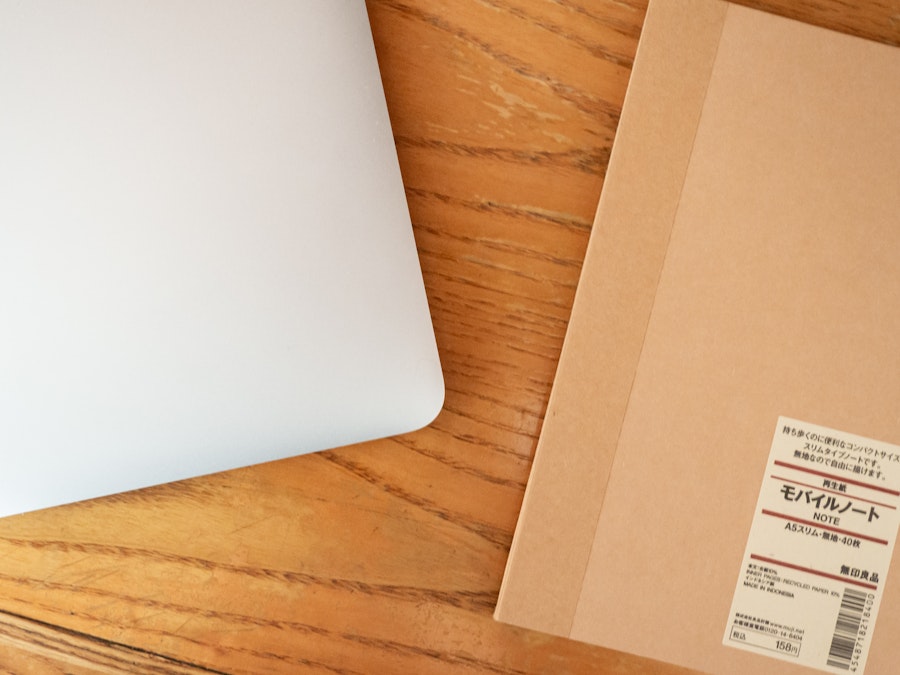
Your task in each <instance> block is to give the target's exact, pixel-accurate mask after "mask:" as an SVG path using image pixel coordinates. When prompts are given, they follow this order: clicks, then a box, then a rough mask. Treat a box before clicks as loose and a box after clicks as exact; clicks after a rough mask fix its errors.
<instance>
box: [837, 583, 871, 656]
mask: <svg viewBox="0 0 900 675" xmlns="http://www.w3.org/2000/svg"><path fill="white" fill-rule="evenodd" d="M866 597H867V596H866V594H865V593H863V592H860V591H855V590H853V589H852V588H845V589H844V597H842V598H841V609H840V611H839V612H838V618H837V624H836V625H835V627H834V635H833V636H832V638H831V649H829V650H828V665H829V666H832V667H834V668H841V669H842V670H850V663H851V661H852V659H853V649H854V647H856V636H857V635H859V625H860V624H861V623H862V618H863V611H865V608H866Z"/></svg>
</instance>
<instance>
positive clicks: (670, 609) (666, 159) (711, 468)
mask: <svg viewBox="0 0 900 675" xmlns="http://www.w3.org/2000/svg"><path fill="white" fill-rule="evenodd" d="M897 83H900V50H897V49H895V48H892V47H888V46H885V45H881V44H876V43H871V42H868V41H865V40H861V39H858V38H854V37H850V36H846V35H842V34H837V33H833V32H830V31H827V30H824V29H821V28H816V27H812V26H808V25H804V24H801V23H798V22H794V21H791V20H787V19H784V18H781V17H776V16H772V15H768V14H765V13H762V12H758V11H755V10H750V9H747V8H744V7H741V6H738V5H732V4H729V3H725V2H719V1H717V0H680V1H679V2H670V1H667V2H661V1H659V0H655V1H654V2H651V4H650V8H649V10H648V14H647V19H646V22H645V26H644V30H643V33H642V36H641V42H640V45H639V49H638V53H637V57H636V60H635V66H634V70H633V74H632V79H631V83H630V85H629V90H628V94H627V97H626V100H625V105H624V108H623V114H622V118H621V122H620V125H619V130H618V133H617V137H616V142H615V147H614V149H613V154H612V157H611V160H610V166H609V170H608V172H607V178H606V183H605V186H604V191H603V194H602V197H601V201H600V205H599V208H598V213H597V218H596V221H595V225H594V231H593V234H592V238H591V242H590V245H589V248H588V252H587V255H586V258H585V263H584V268H583V272H582V278H581V282H580V284H579V289H578V293H577V296H576V300H575V304H574V307H573V312H572V317H571V321H570V326H569V332H568V334H567V337H566V341H565V345H564V347H563V352H562V355H561V358H560V363H559V368H558V372H557V377H556V382H555V384H554V389H553V392H552V395H551V399H550V403H549V406H548V411H547V415H546V418H545V421H544V428H543V430H542V436H541V440H540V443H539V445H538V449H537V452H536V455H535V460H534V465H533V468H532V474H531V478H530V480H529V485H528V489H527V491H526V496H525V501H524V503H523V508H522V514H521V517H520V521H519V525H518V527H517V531H516V536H515V539H514V542H513V546H512V550H511V553H510V558H509V562H508V565H507V570H506V575H505V578H504V582H503V587H502V590H501V594H500V598H499V601H498V606H497V612H496V617H497V618H498V619H499V620H501V621H505V622H509V623H514V624H517V625H521V626H525V627H528V628H532V629H537V630H541V631H545V632H549V633H553V634H556V635H563V636H568V637H573V638H575V639H579V640H583V641H586V642H591V643H595V644H599V645H603V646H607V647H612V648H615V649H620V650H625V651H630V652H634V653H637V654H641V655H643V656H647V657H650V658H655V659H660V660H665V661H670V662H674V663H677V664H680V665H684V666H688V667H692V668H697V669H700V670H705V671H708V672H714V673H719V672H729V673H742V672H746V673H757V672H763V671H762V670H761V669H764V671H765V672H769V673H786V674H787V673H802V672H811V671H809V670H808V669H806V668H803V667H800V666H797V665H792V664H790V663H787V662H783V661H778V660H774V659H767V658H766V657H763V656H759V655H757V654H753V653H749V652H746V651H741V650H738V649H735V648H731V647H726V646H723V644H722V642H723V633H724V632H725V628H726V623H727V621H728V616H729V609H730V605H731V600H732V596H733V594H734V591H735V585H736V583H737V580H738V575H739V572H740V571H741V562H742V555H743V553H744V549H745V545H746V543H747V537H748V533H749V530H750V525H751V521H752V519H753V516H754V508H755V505H756V501H757V496H758V495H759V491H760V484H761V481H762V479H763V473H764V469H765V466H766V462H767V458H768V455H769V448H770V445H771V442H772V437H773V433H774V432H775V429H776V425H777V423H778V419H779V416H782V415H783V416H789V417H792V418H796V419H800V420H806V421H808V422H811V423H815V424H819V425H822V426H827V427H829V428H835V429H841V430H845V431H847V432H851V433H854V434H858V435H861V436H866V437H869V438H874V439H878V440H881V441H884V442H887V443H893V444H900V416H898V413H897V410H898V405H900V380H898V379H897V374H898V372H900V339H898V336H900V266H898V264H897V259H898V254H900V227H898V225H897V214H898V213H900V189H898V186H900V88H898V87H897ZM896 567H897V564H896V562H895V563H893V564H892V568H896ZM887 579H888V583H887V586H886V589H885V591H884V592H885V596H884V600H883V602H882V605H881V609H880V613H879V616H878V619H877V625H876V631H875V634H874V637H873V639H872V645H871V651H870V652H869V656H868V666H867V671H868V672H870V673H871V672H875V673H877V672H888V671H887V670H885V669H886V668H887V664H888V663H890V662H891V659H892V657H895V656H896V651H895V649H894V647H893V646H892V644H891V640H890V636H891V635H892V633H894V632H895V631H896V630H897V629H900V591H898V584H900V570H896V569H891V571H890V572H889V573H888V575H887Z"/></svg>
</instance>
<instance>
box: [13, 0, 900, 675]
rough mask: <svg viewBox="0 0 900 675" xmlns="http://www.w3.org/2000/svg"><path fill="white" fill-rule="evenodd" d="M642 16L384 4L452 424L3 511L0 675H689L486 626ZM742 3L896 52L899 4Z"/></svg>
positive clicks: (580, 0)
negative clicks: (40, 508)
mask: <svg viewBox="0 0 900 675" xmlns="http://www.w3.org/2000/svg"><path fill="white" fill-rule="evenodd" d="M665 1H669V0H665ZM645 4H646V3H645V1H644V0H625V1H623V0H477V1H476V0H371V1H370V2H369V12H370V16H371V20H372V24H373V31H374V34H375V42H376V47H377V50H378V55H379V59H380V63H381V68H382V73H383V76H384V81H385V88H386V93H387V99H388V104H389V108H390V111H391V116H392V119H393V124H394V132H395V136H396V141H397V148H398V151H399V154H400V160H401V165H402V168H403V173H404V179H405V182H406V187H407V196H408V198H409V204H410V209H411V212H412V219H413V222H414V224H415V229H416V237H417V241H418V244H419V250H420V253H421V259H422V266H423V268H424V273H425V280H426V284H427V288H428V292H429V299H430V302H431V308H432V312H433V315H434V323H435V330H436V333H437V339H438V344H439V347H440V351H441V356H442V359H443V365H444V370H445V374H446V382H447V399H446V405H445V407H444V410H443V412H442V413H441V414H440V416H439V417H438V418H437V420H436V421H435V422H434V423H433V424H432V425H431V426H429V427H428V428H426V429H423V430H421V431H419V432H416V433H412V434H408V435H406V436H403V437H400V438H394V439H390V440H385V441H380V442H374V443H368V444H365V445H360V446H355V447H349V448H343V449H340V450H334V451H331V452H326V453H321V454H317V455H311V456H305V457H299V458H296V459H289V460H285V461H281V462H277V463H273V464H268V465H263V466H258V467H254V468H250V469H245V470H240V471H234V472H230V473H225V474H220V475H215V476H211V477H206V478H200V479H196V480H191V481H186V482H182V483H178V484H174V485H167V486H162V487H158V488H154V489H149V490H144V491H141V492H136V493H131V494H125V495H121V496H116V497H111V498H107V499H101V500H96V501H93V502H87V503H84V504H78V505H73V506H68V507H62V508H58V509H51V510H48V511H44V512H39V513H33V514H29V515H25V516H20V517H15V518H8V519H5V520H2V521H0V672H15V673H20V672H26V673H72V674H80V673H98V672H99V673H113V672H129V673H195V674H198V673H210V672H214V673H220V672H227V673H322V674H326V673H330V674H335V673H348V674H349V673H422V674H424V673H447V672H485V673H552V674H556V673H598V672H602V673H661V674H663V673H664V674H674V673H679V672H684V671H682V670H680V669H677V668H674V667H671V666H666V665H662V664H658V663H654V662H651V661H647V660H643V659H639V658H636V657H633V656H628V655H624V654H619V653H615V652H611V651H608V650H603V649H598V648H592V647H587V646H584V645H579V644H576V643H574V642H569V641H567V640H562V639H558V638H552V637H547V636H544V635H540V634H537V633H532V632H529V631H525V630H519V629H516V628H512V627H509V626H504V625H501V624H498V623H496V622H494V621H493V619H492V618H491V613H492V610H493V606H494V602H495V600H496V597H497V591H498V588H499V586H500V580H501V577H502V574H503V567H504V563H505V561H506V555H507V551H508V548H509V545H510V541H511V537H512V532H513V528H514V527H515V523H516V517H517V512H518V509H519V505H520V503H521V500H522V494H523V490H524V488H525V482H526V479H527V477H528V470H529V465H530V460H531V456H532V453H533V450H534V446H535V442H536V438H537V435H538V432H539V430H540V427H541V418H542V415H543V412H544V408H545V405H546V402H547V397H548V394H549V391H550V386H551V382H552V379H553V373H554V369H555V366H556V360H557V356H558V354H559V350H560V346H561V344H562V340H563V335H564V333H565V329H566V321H567V319H568V316H569V310H570V306H571V302H572V297H573V294H574V292H575V286H576V282H577V280H578V274H579V267H580V264H581V261H582V256H583V254H584V250H585V246H586V244H587V240H588V235H589V233H590V228H591V220H592V216H593V213H594V209H595V207H596V204H597V199H598V197H599V194H600V188H601V184H602V181H603V174H604V169H605V167H606V162H607V158H608V156H609V152H610V146H611V144H612V139H613V134H614V131H615V128H616V122H617V119H618V113H619V109H620V106H621V102H622V98H623V95H624V93H625V87H626V85H627V82H628V76H629V72H630V67H631V63H632V58H633V55H634V51H635V46H636V43H637V39H638V35H639V33H640V28H641V22H642V19H643V14H644V9H645ZM745 4H749V5H754V6H758V7H762V8H764V9H769V10H771V11H775V12H780V13H783V14H787V15H789V16H794V17H796V18H799V19H802V20H806V21H809V22H812V23H816V24H820V25H825V26H829V27H834V28H837V29H839V30H843V31H845V32H849V33H854V34H858V35H862V36H866V37H870V38H874V39H879V40H882V41H885V42H890V43H894V44H897V43H900V0H855V1H853V2H847V1H845V0H808V1H807V2H804V3H796V5H797V6H795V3H794V2H792V1H791V0H759V1H753V2H750V1H747V2H746V3H745Z"/></svg>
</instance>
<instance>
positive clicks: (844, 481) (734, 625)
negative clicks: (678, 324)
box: [724, 417, 900, 674]
mask: <svg viewBox="0 0 900 675" xmlns="http://www.w3.org/2000/svg"><path fill="white" fill-rule="evenodd" d="M898 523H900V447H898V446H896V445H891V444H889V443H882V442H880V441H874V440H871V439H868V438H861V437H860V436H854V435H853V434H848V433H844V432H842V431H835V430H834V429H826V428H824V427H820V426H817V425H815V424H809V423H807V422H799V421H797V420H792V419H788V418H786V417H781V418H779V420H778V427H777V429H776V430H775V438H774V440H773V441H772V449H771V451H770V452H769V462H768V464H767V466H766V472H765V476H764V477H763V482H762V487H761V488H760V492H759V500H758V502H757V505H756V511H755V513H754V515H753V524H752V526H751V528H750V536H749V538H748V540H747V548H746V550H745V551H744V560H743V562H742V564H741V572H740V575H739V577H738V580H737V587H736V588H735V591H734V599H733V600H732V603H731V613H730V615H729V617H728V624H727V626H726V629H725V638H724V644H725V645H726V646H729V647H736V648H738V649H746V650H748V651H752V652H756V653H758V654H764V655H766V656H771V657H773V658H777V659H782V660H784V661H790V662H792V663H796V664H798V665H803V666H807V667H811V668H817V669H819V670H822V671H824V672H827V673H857V674H861V673H862V672H863V670H864V669H865V665H866V656H867V655H868V652H869V645H870V644H871V640H872V633H873V631H874V629H875V619H876V617H877V616H878V607H879V605H880V604H881V597H882V593H883V589H884V583H885V577H886V576H887V571H888V567H889V566H890V562H891V554H892V553H893V550H894V540H895V539H896V536H897V525H898ZM891 639H893V638H891Z"/></svg>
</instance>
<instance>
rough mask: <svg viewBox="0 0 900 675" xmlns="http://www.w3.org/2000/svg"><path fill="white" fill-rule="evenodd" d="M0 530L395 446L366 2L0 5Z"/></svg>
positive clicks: (404, 216)
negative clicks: (52, 509) (295, 460)
mask: <svg viewBox="0 0 900 675" xmlns="http://www.w3.org/2000/svg"><path fill="white" fill-rule="evenodd" d="M0 101H2V103H0V457H2V464H0V516H6V515H10V514H16V513H21V512H25V511H30V510H34V509H40V508H44V507H49V506H54V505H58V504H64V503H69V502H75V501H80V500H84V499H88V498H92V497H97V496H101V495H108V494H112V493H118V492H122V491H126V490H133V489H136V488H141V487H145V486H150V485H155V484H160V483H165V482H170V481H175V480H180V479H184V478H188V477H192V476H197V475H202V474H208V473H212V472H218V471H222V470H226V469H231V468H236V467H241V466H246V465H250V464H255V463H259V462H265V461H269V460H275V459H279V458H283V457H287V456H292V455H298V454H302V453H307V452H312V451H316V450H322V449H326V448H332V447H336V446H341V445H346V444H349V443H355V442H359V441H364V440H369V439H373V438H377V437H384V436H390V435H394V434H399V433H402V432H406V431H410V430H413V429H416V428H418V427H421V426H423V425H425V424H427V423H428V422H430V421H431V420H432V419H433V418H434V416H435V415H436V414H437V412H438V411H439V409H440V407H441V405H442V402H443V393H444V386H443V379H442V374H441V368H440V362H439V359H438V353H437V349H436V346H435V339H434V333H433V329H432V324H431V320H430V314H429V309H428V305H427V301H426V296H425V291H424V284H423V279H422V273H421V269H420V266H419V259H418V255H417V250H416V245H415V241H414V239H413V233H412V227H411V224H410V217H409V212H408V210H407V204H406V200H405V194H404V189H403V183H402V180H401V176H400V171H399V166H398V162H397V156H396V151H395V147H394V143H393V138H392V134H391V127H390V122H389V119H388V113H387V109H386V106H385V101H384V94H383V91H382V88H381V80H380V76H379V70H378V65H377V61H376V58H375V50H374V47H373V42H372V36H371V32H370V28H369V24H368V17H367V13H366V7H365V4H364V2H363V1H362V0H303V2H295V1H294V0H252V1H251V0H190V1H188V2H183V1H182V0H77V1H73V2H55V1H52V0H29V2H19V1H18V0H0Z"/></svg>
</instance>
